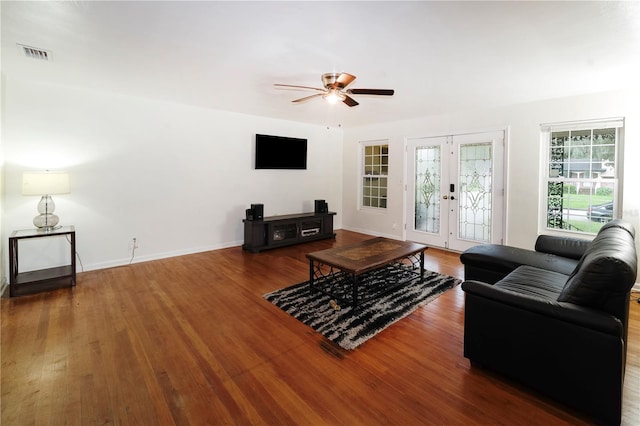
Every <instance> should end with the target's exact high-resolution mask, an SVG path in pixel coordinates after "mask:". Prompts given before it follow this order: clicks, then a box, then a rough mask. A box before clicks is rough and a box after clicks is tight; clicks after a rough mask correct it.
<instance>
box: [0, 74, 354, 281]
mask: <svg viewBox="0 0 640 426" xmlns="http://www.w3.org/2000/svg"><path fill="white" fill-rule="evenodd" d="M5 83H6V84H5V87H4V91H3V97H4V101H5V106H6V107H5V110H4V114H5V116H4V127H3V129H2V138H3V145H4V147H3V148H4V160H5V173H6V182H5V183H6V198H5V204H4V211H5V215H4V217H3V219H2V222H3V229H4V234H3V235H2V241H3V242H4V243H3V244H6V242H7V238H8V234H9V233H10V232H11V231H12V230H14V229H26V228H31V227H33V225H32V223H31V221H32V219H33V217H34V216H35V215H36V214H37V211H36V206H37V203H38V197H27V196H23V195H21V182H22V181H21V179H22V172H23V171H26V170H42V169H63V170H67V171H68V172H69V174H70V186H71V193H70V194H68V195H58V196H54V201H55V203H56V214H58V215H59V216H60V218H61V221H60V224H61V225H75V227H76V234H77V235H76V239H77V249H78V253H79V254H80V256H81V259H82V262H83V264H84V270H91V269H96V268H103V267H109V266H114V265H121V264H125V263H128V262H129V259H130V256H131V244H130V241H131V238H132V237H134V236H135V237H136V238H137V240H138V244H139V248H138V250H136V261H139V260H147V259H155V258H161V257H167V256H173V255H179V254H185V253H192V252H197V251H204V250H210V249H216V248H222V247H229V246H237V245H240V244H242V240H243V224H242V219H243V217H244V214H245V209H246V208H248V207H249V205H250V204H251V203H263V204H264V205H265V215H276V214H288V213H301V212H305V211H313V200H314V199H325V200H326V201H327V202H328V204H329V209H330V210H332V211H336V212H338V215H337V216H336V217H335V218H334V227H335V228H339V227H340V226H341V214H340V213H341V211H342V206H341V203H342V194H341V191H342V173H341V170H342V164H341V159H342V138H343V135H342V130H340V129H327V128H326V127H322V126H315V125H309V124H303V123H297V122H292V121H283V120H273V119H268V118H261V117H255V116H249V115H243V114H236V113H229V112H222V111H214V110H207V109H202V108H195V107H189V106H184V105H177V104H171V103H164V102H158V101H152V100H146V99H140V98H134V97H126V96H117V95H114V94H110V93H103V92H94V91H87V90H81V89H75V88H68V87H55V86H48V85H42V84H37V83H33V82H26V81H22V80H15V79H13V80H11V79H7V80H6V81H5ZM255 133H266V134H275V135H280V136H292V137H298V138H307V139H308V169H307V170H288V171H285V170H277V171H275V170H254V169H253V152H254V151H253V150H254V147H253V146H254V142H253V141H254V135H255ZM23 256H24V257H25V259H24V262H23V264H25V262H27V263H32V264H34V266H33V267H39V266H38V265H37V263H38V262H39V258H38V257H35V258H31V259H29V258H28V256H29V255H28V254H27V253H26V252H25V253H21V261H22V260H23V259H22V258H23ZM25 265H26V264H25ZM25 269H31V268H30V267H29V266H25Z"/></svg>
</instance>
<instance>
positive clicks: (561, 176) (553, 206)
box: [542, 119, 623, 234]
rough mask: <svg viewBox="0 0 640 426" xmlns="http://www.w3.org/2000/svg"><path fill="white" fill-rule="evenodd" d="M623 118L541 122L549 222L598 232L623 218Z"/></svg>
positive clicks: (552, 225)
mask: <svg viewBox="0 0 640 426" xmlns="http://www.w3.org/2000/svg"><path fill="white" fill-rule="evenodd" d="M622 130H623V120H622V119H615V120H603V121H598V122H575V123H561V124H548V125H543V126H542V132H543V135H544V139H545V140H546V142H547V144H546V153H547V155H546V173H545V190H544V191H543V196H544V203H542V205H544V206H545V207H546V211H545V216H546V217H545V227H546V228H547V229H552V230H565V231H571V232H578V233H587V234H595V233H597V232H598V230H599V229H600V228H601V227H602V225H603V224H604V223H606V222H609V221H611V220H613V219H614V218H616V217H618V208H617V206H618V205H619V201H620V200H619V195H618V187H619V183H620V182H619V179H620V176H621V175H622V174H621V171H620V169H621V162H620V161H619V158H620V156H621V151H622V146H621V133H622Z"/></svg>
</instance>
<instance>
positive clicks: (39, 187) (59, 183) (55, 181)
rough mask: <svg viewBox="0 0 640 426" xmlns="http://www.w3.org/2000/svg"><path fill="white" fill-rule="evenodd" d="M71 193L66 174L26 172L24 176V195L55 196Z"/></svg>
mask: <svg viewBox="0 0 640 426" xmlns="http://www.w3.org/2000/svg"><path fill="white" fill-rule="evenodd" d="M68 193H69V174H68V173H66V172H50V171H46V172H25V173H23V174H22V194H23V195H55V194H68Z"/></svg>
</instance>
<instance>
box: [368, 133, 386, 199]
mask: <svg viewBox="0 0 640 426" xmlns="http://www.w3.org/2000/svg"><path fill="white" fill-rule="evenodd" d="M378 142H380V141H377V142H366V143H363V144H362V207H363V208H375V209H386V208H387V176H388V175H389V145H388V144H379V143H378Z"/></svg>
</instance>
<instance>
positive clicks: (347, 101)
mask: <svg viewBox="0 0 640 426" xmlns="http://www.w3.org/2000/svg"><path fill="white" fill-rule="evenodd" d="M342 102H344V103H345V104H347V105H348V106H350V107H354V106H356V105H359V104H358V102H356V100H355V99H353V98H351V97H349V96H347V95H344V100H343V101H342Z"/></svg>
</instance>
